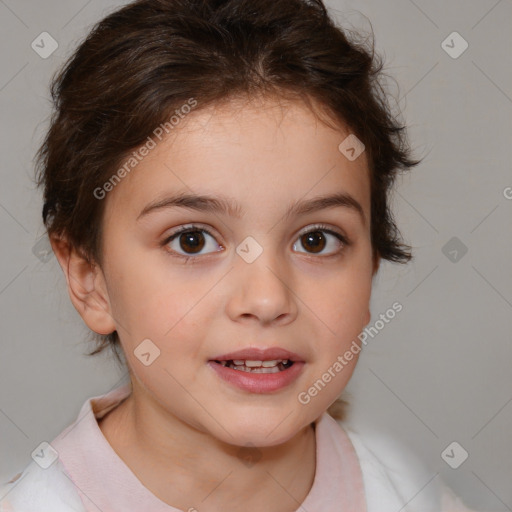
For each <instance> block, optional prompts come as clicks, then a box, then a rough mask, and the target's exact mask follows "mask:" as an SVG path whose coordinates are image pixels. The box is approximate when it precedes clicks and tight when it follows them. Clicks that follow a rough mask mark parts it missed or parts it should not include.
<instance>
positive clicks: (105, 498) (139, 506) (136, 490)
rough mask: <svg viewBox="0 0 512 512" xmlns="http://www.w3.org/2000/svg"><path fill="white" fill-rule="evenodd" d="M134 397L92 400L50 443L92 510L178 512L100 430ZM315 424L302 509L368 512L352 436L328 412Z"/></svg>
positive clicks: (120, 392) (123, 390)
mask: <svg viewBox="0 0 512 512" xmlns="http://www.w3.org/2000/svg"><path fill="white" fill-rule="evenodd" d="M129 394H130V385H128V384H127V385H124V386H121V387H118V388H116V389H114V390H113V391H111V392H109V393H107V394H105V395H101V396H97V397H92V398H90V399H88V400H87V401H86V402H85V403H84V405H83V406H82V408H81V410H80V413H79V415H78V418H77V420H76V421H75V422H74V423H73V424H72V425H70V426H69V427H67V428H66V429H65V430H64V431H63V432H61V433H60V434H59V435H58V436H57V437H56V438H55V439H54V440H53V441H52V442H51V443H50V444H51V446H52V447H53V448H54V449H55V450H57V452H58V454H59V459H60V462H61V463H62V464H63V466H64V468H65V470H66V472H67V474H68V475H69V478H70V479H71V480H72V482H73V483H74V485H75V487H76V490H77V492H78V495H79V496H80V498H81V500H82V502H83V505H84V507H85V510H87V512H99V511H101V512H127V511H133V512H137V511H144V512H146V511H151V512H178V509H176V508H174V507H172V506H170V505H167V504H166V503H164V502H163V501H161V500H160V499H159V498H157V497H156V496H155V495H154V494H153V493H151V492H150V491H149V490H148V489H147V488H146V487H144V485H142V483H141V482H140V481H139V480H138V479H137V477H136V476H135V475H134V473H133V472H132V471H131V470H130V468H129V467H128V466H127V465H126V464H125V463H124V462H123V460H122V459H121V458H120V457H119V456H118V455H117V454H116V452H115V451H114V450H113V448H112V447H111V446H110V444H109V443H108V441H107V440H106V438H105V437H104V435H103V433H102V432H101V430H100V428H99V426H98V423H97V421H96V420H97V419H99V418H101V417H103V416H104V415H106V414H107V412H109V411H111V410H112V409H113V408H115V407H116V406H117V405H118V404H119V403H120V402H121V401H122V400H123V399H124V398H126V397H127V396H128V395H129ZM315 424H316V428H315V435H316V457H317V459H316V473H315V478H314V482H313V486H312V488H311V490H310V492H309V494H308V495H307V497H306V499H305V501H304V502H303V503H302V506H299V507H298V509H297V510H300V511H304V510H308V511H315V512H321V511H336V510H339V511H344V512H349V511H350V512H365V511H366V503H365V498H364V489H363V479H362V473H361V468H360V465H359V462H358V459H357V456H356V452H355V450H354V447H353V445H352V443H351V441H350V439H349V437H348V436H347V434H346V433H345V431H344V430H343V429H342V428H341V427H340V425H339V424H338V423H337V422H336V421H335V420H334V419H333V418H332V417H331V416H329V415H328V414H327V413H324V414H322V416H320V418H318V419H317V421H316V422H315ZM191 506H192V505H191ZM5 510H8V509H7V508H6V509H5ZM14 510H16V509H14Z"/></svg>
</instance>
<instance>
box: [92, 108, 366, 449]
mask: <svg viewBox="0 0 512 512" xmlns="http://www.w3.org/2000/svg"><path fill="white" fill-rule="evenodd" d="M283 105H284V106H285V108H283ZM199 107H200V104H199ZM348 133H349V132H346V131H335V130H333V129H331V128H328V127H327V126H325V125H324V124H322V123H321V122H319V121H318V120H317V119H316V118H315V117H314V116H313V114H312V113H311V112H310V111H309V110H308V109H307V108H306V107H304V106H302V105H301V104H298V103H291V104H288V103H283V104H282V105H279V104H278V103H276V102H274V101H271V100H266V101H265V103H264V104H263V105H259V106H258V105H255V104H251V105H245V106H244V107H243V108H240V105H239V104H236V105H234V104H231V105H224V106H218V107H217V108H216V109H206V110H202V111H201V110H197V111H196V112H194V111H192V113H190V114H189V115H188V117H187V118H185V119H184V120H182V121H181V122H180V124H179V126H178V127H177V128H176V129H175V130H174V131H173V132H172V133H171V137H170V138H168V139H167V140H164V141H163V142H162V143H160V144H159V145H157V147H156V148H155V149H153V150H151V152H150V153H149V155H148V156H146V157H145V158H144V159H143V160H142V161H141V162H140V163H139V164H138V165H137V166H136V167H135V168H134V169H133V170H132V171H131V173H130V174H129V175H128V176H127V177H125V178H124V179H123V180H122V181H121V183H120V184H118V185H117V186H116V187H115V188H114V190H113V191H111V192H110V193H109V194H108V196H107V199H106V201H107V204H106V211H105V216H104V230H103V258H104V266H103V274H102V277H101V279H103V278H104V279H105V289H106V291H107V293H108V299H107V301H108V304H109V305H108V308H109V312H110V314H111V315H112V317H113V319H114V324H113V327H115V329H117V331H118V333H119V335H120V339H121V344H122V347H123V349H124V352H125V354H126V357H127V361H128V364H129V365H130V368H131V372H132V379H134V381H133V386H134V393H140V395H139V396H145V397H146V398H147V399H151V403H152V404H154V406H155V407H158V408H162V410H163V412H165V413H166V414H165V416H166V417H167V416H168V414H170V415H171V417H175V418H176V419H178V420H180V421H184V422H185V423H187V424H189V425H191V426H192V427H194V428H197V429H199V430H200V431H203V432H207V433H210V434H211V435H213V436H214V437H216V438H218V439H220V440H223V441H225V442H227V443H231V444H239V445H243V444H245V443H247V442H251V443H253V444H255V445H258V444H259V445H260V446H272V445H275V444H277V443H280V442H284V441H286V440H288V439H290V438H291V437H292V436H293V435H295V433H296V432H297V431H298V430H299V429H301V428H303V427H305V426H306V425H308V424H309V423H310V422H312V421H314V420H315V419H316V418H317V417H318V416H320V414H321V413H322V412H324V411H325V410H326V409H327V407H328V406H329V405H330V404H331V403H332V402H333V401H334V400H335V398H336V397H337V396H338V395H339V394H340V392H341V391H342V390H343V388H344V387H345V385H346V384H347V382H348V380H349V378H350V376H351V374H352V372H353V369H354V366H355V364H356V361H357V356H354V358H353V359H352V360H351V361H349V362H347V361H345V363H346V365H345V366H343V369H342V370H341V371H337V372H336V371H333V367H334V366H335V363H336V361H337V358H338V356H343V354H344V353H345V352H346V351H347V350H348V349H349V347H350V346H351V345H352V344H353V342H354V340H356V341H357V335H358V334H359V333H360V331H361V330H362V329H363V328H364V326H365V325H366V324H367V323H368V322H369V321H370V313H369V299H370V292H371V283H372V276H373V271H374V270H375V268H374V266H373V263H374V262H373V261H372V250H371V241H370V181H369V175H368V173H369V171H368V168H367V160H366V155H365V153H364V152H363V154H361V155H360V156H359V157H358V158H357V159H356V160H355V161H349V160H348V159H347V158H346V157H345V156H344V155H343V154H342V153H341V152H340V151H339V150H338V145H339V144H340V143H341V142H342V141H343V140H344V139H345V137H347V135H348ZM178 192H181V193H184V194H193V195H204V196H209V197H211V198H216V199H219V200H220V199H221V198H222V199H226V200H227V201H230V202H231V203H233V204H235V203H236V204H237V205H238V208H239V214H240V216H239V217H236V216H235V215H233V214H230V213H227V212H224V211H222V210H216V211H214V210H213V208H212V206H213V203H206V202H203V203H201V205H202V206H204V208H203V209H193V208H184V207H176V206H174V207H171V206H168V207H165V206H161V207H157V208H153V209H150V210H148V206H149V205H155V204H156V203H161V202H163V201H165V200H166V199H167V198H170V197H172V196H174V195H175V194H177V193H178ZM333 194H348V195H350V196H351V197H352V198H353V199H354V200H355V201H357V202H358V203H359V205H360V206H361V208H362V212H363V214H364V220H363V216H361V214H360V213H359V212H358V211H357V209H356V208H353V207H347V206H335V207H330V208H323V209H318V210H312V211H309V212H305V213H301V214H297V213H292V214H291V215H289V216H287V215H286V212H287V211H288V209H289V208H290V207H291V206H294V205H297V204H298V203H301V202H304V201H308V200H311V199H313V198H319V197H326V196H332V195H333ZM206 206H208V209H207V208H206ZM144 210H147V211H146V213H145V214H144V213H143V214H141V212H143V211H144ZM319 223H321V224H325V225H326V227H327V229H329V230H332V231H334V232H339V233H340V234H342V235H344V236H346V237H347V238H348V239H349V240H350V241H351V244H350V245H347V246H344V245H343V243H341V242H340V241H339V240H338V238H336V236H335V235H333V234H331V233H329V232H326V231H322V229H324V228H318V227H315V224H319ZM190 224H198V225H199V226H200V227H197V228H195V229H196V232H195V233H192V234H189V235H188V236H187V235H181V239H180V236H179V235H178V236H177V237H176V238H174V240H173V241H170V242H169V243H167V244H164V242H165V240H166V239H168V238H169V237H170V236H171V235H172V234H173V233H174V232H176V231H177V229H178V228H180V227H181V226H184V225H190ZM200 228H206V229H208V230H209V231H210V232H211V235H209V234H208V233H206V232H204V231H199V232H197V230H199V229H200ZM319 230H320V231H321V234H320V235H319V234H318V233H317V234H316V235H315V232H318V231H319ZM307 232H309V233H310V236H309V237H307V236H301V235H302V234H303V233H307ZM321 235H323V237H324V238H322V236H321ZM248 237H249V241H247V240H246V239H247V238H248ZM301 240H302V243H301ZM246 242H247V245H246ZM237 248H238V251H239V253H238V252H237ZM259 248H261V250H262V252H261V254H259V256H257V254H258V253H257V251H258V250H259ZM244 250H246V251H247V252H243V251H244ZM187 253H188V256H189V257H190V259H189V260H188V261H185V260H184V258H183V257H180V256H179V255H180V254H181V255H183V254H185V255H186V254H187ZM255 256H257V257H255ZM252 257H255V259H254V261H252V260H250V258H252ZM103 276H104V277H103ZM88 323H89V322H88ZM89 325H90V323H89ZM90 327H92V328H93V329H94V325H90ZM146 339H149V340H151V342H152V343H153V344H154V345H155V346H156V347H158V349H159V350H160V355H159V356H158V357H157V358H156V359H155V360H154V361H153V362H152V363H151V364H150V365H148V366H146V365H144V364H142V363H141V361H140V360H139V359H138V358H137V357H136V355H135V354H134V351H136V350H137V347H138V346H139V345H140V343H141V342H142V341H143V340H146ZM249 347H259V348H269V347H281V348H283V349H285V350H288V351H291V352H294V353H295V354H297V355H298V356H299V359H301V360H302V361H303V362H304V364H300V363H299V364H298V367H297V368H300V371H299V372H298V373H297V375H296V376H295V378H294V380H292V382H290V383H288V384H287V385H286V386H284V387H281V388H279V389H275V390H274V391H271V392H258V391H255V390H253V391H248V390H246V389H241V388H239V387H238V386H236V385H234V384H231V383H228V382H227V381H225V380H224V379H222V378H221V377H220V376H219V373H218V372H217V371H215V370H214V369H213V368H212V365H215V364H217V363H213V362H212V361H211V360H212V359H214V358H216V357H217V356H219V355H222V354H227V353H228V352H233V351H236V350H239V349H244V348H249ZM149 352H150V353H152V349H150V350H149ZM150 357H153V356H150ZM292 368H293V367H292ZM297 368H296V369H297ZM329 369H331V376H330V377H331V378H330V379H328V377H325V375H324V374H325V373H326V372H328V371H329ZM338 370H339V366H338ZM229 371H230V372H238V370H229ZM286 371H290V370H286ZM244 375H248V374H245V373H244ZM332 375H335V377H334V378H333V377H332ZM257 377H258V378H260V377H263V378H265V376H262V375H258V376H257ZM270 377H271V378H272V376H270ZM319 380H320V381H322V382H321V387H320V388H319V389H321V391H318V393H317V394H316V396H312V394H310V393H308V390H309V389H310V388H311V386H313V385H314V384H315V383H317V382H318V381H319ZM328 380H330V381H328ZM306 395H308V396H309V398H310V399H309V400H308V399H307V396H306ZM299 397H301V398H300V399H299ZM306 402H308V403H306Z"/></svg>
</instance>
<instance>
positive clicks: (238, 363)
mask: <svg viewBox="0 0 512 512" xmlns="http://www.w3.org/2000/svg"><path fill="white" fill-rule="evenodd" d="M219 362H220V364H222V366H227V367H228V368H232V369H234V370H238V371H242V372H250V373H277V372H280V371H282V370H285V369H286V368H285V367H284V365H285V364H287V363H288V359H274V360H271V361H252V360H244V359H235V360H233V361H219Z"/></svg>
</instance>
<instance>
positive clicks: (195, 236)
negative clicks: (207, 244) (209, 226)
mask: <svg viewBox="0 0 512 512" xmlns="http://www.w3.org/2000/svg"><path fill="white" fill-rule="evenodd" d="M187 245H188V247H187ZM180 246H181V248H182V249H183V250H184V251H187V252H192V253H194V252H199V251H200V250H201V249H202V248H203V247H204V236H203V234H202V233H201V232H200V231H189V232H188V233H182V234H181V236H180Z"/></svg>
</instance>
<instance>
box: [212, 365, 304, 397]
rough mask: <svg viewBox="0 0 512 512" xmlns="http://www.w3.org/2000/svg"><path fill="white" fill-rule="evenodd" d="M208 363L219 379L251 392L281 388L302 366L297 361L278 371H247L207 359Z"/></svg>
mask: <svg viewBox="0 0 512 512" xmlns="http://www.w3.org/2000/svg"><path fill="white" fill-rule="evenodd" d="M208 365H209V366H210V367H211V368H213V369H214V370H215V371H216V372H217V375H219V377H220V378H221V379H224V380H225V381H226V382H229V383H230V384H233V386H236V387H237V388H240V389H243V390H245V391H250V392H251V393H270V392H272V391H277V390H279V389H282V388H284V387H286V386H288V385H289V384H291V383H292V382H293V381H294V380H295V379H296V378H297V377H298V376H299V374H300V372H301V371H302V368H303V367H304V363H303V362H302V361H300V362H299V361H297V362H294V363H293V364H292V366H290V367H289V368H287V369H286V370H283V371H280V372H278V373H249V372H244V371H241V370H233V369H232V368H229V367H227V366H222V364H220V363H216V362H215V361H208Z"/></svg>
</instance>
